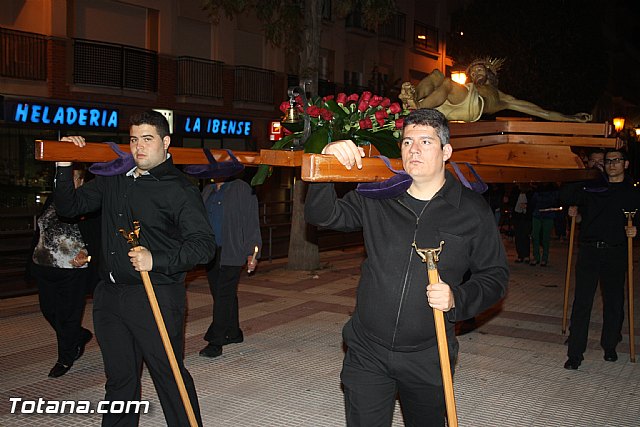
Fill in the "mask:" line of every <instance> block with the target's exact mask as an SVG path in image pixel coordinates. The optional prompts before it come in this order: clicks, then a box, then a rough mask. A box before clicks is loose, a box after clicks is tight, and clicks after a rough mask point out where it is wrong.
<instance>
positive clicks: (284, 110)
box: [280, 101, 289, 113]
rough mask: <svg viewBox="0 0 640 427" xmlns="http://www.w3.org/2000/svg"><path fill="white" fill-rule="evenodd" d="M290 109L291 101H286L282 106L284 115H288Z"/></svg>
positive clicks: (281, 109)
mask: <svg viewBox="0 0 640 427" xmlns="http://www.w3.org/2000/svg"><path fill="white" fill-rule="evenodd" d="M288 109H289V101H284V102H283V103H282V104H280V111H282V112H283V113H286V112H287V110H288Z"/></svg>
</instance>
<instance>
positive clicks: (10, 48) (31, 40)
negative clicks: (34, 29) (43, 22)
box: [0, 28, 47, 80]
mask: <svg viewBox="0 0 640 427" xmlns="http://www.w3.org/2000/svg"><path fill="white" fill-rule="evenodd" d="M0 76H2V77H10V78H15V79H27V80H47V38H46V37H45V36H42V35H40V34H33V33H26V32H24V31H15V30H9V29H6V28H0Z"/></svg>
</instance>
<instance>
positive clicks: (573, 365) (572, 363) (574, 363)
mask: <svg viewBox="0 0 640 427" xmlns="http://www.w3.org/2000/svg"><path fill="white" fill-rule="evenodd" d="M581 363H582V360H580V359H574V358H573V357H570V358H569V359H567V361H566V362H564V369H574V370H575V369H578V367H579V366H580V364H581Z"/></svg>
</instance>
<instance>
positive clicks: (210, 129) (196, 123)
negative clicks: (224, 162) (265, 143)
mask: <svg viewBox="0 0 640 427" xmlns="http://www.w3.org/2000/svg"><path fill="white" fill-rule="evenodd" d="M178 120H179V123H180V129H182V131H183V132H184V133H185V134H198V135H221V136H250V135H251V125H252V122H251V121H249V120H233V119H221V118H217V117H198V116H182V117H179V118H178Z"/></svg>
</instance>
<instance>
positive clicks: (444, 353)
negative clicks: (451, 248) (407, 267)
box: [413, 242, 458, 427]
mask: <svg viewBox="0 0 640 427" xmlns="http://www.w3.org/2000/svg"><path fill="white" fill-rule="evenodd" d="M443 244H444V242H440V247H439V248H434V249H418V247H417V246H416V244H415V243H414V244H413V247H414V248H415V249H416V251H417V252H418V255H420V257H421V258H422V260H423V262H425V263H426V264H427V274H428V275H429V283H438V282H439V281H440V276H439V274H438V267H437V264H436V263H437V262H438V255H439V254H440V251H442V245H443ZM433 320H434V322H435V326H436V339H437V341H438V355H439V356H440V373H441V374H442V387H443V388H444V401H445V406H446V408H447V425H448V426H449V427H458V414H457V412H456V400H455V395H454V394H453V378H452V376H451V361H450V360H449V345H448V343H447V330H446V328H445V326H444V313H443V312H442V310H438V309H436V308H434V309H433Z"/></svg>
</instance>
